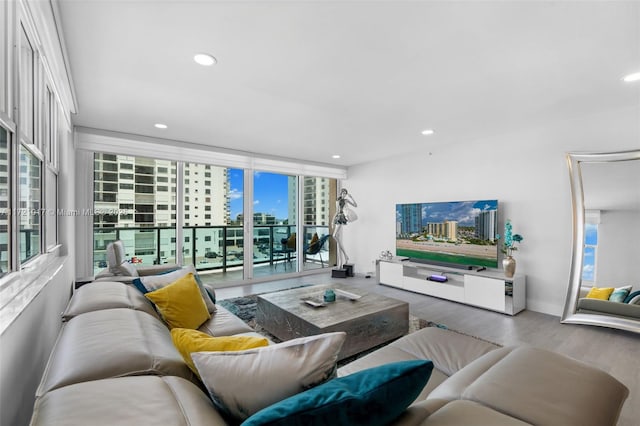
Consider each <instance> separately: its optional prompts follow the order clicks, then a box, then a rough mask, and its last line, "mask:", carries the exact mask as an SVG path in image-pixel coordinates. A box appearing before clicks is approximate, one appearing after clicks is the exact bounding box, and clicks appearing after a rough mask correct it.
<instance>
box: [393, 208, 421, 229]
mask: <svg viewBox="0 0 640 426" xmlns="http://www.w3.org/2000/svg"><path fill="white" fill-rule="evenodd" d="M399 222H400V232H402V234H413V233H416V232H421V231H422V205H421V204H402V205H401V206H400V218H399Z"/></svg>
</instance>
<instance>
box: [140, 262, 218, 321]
mask: <svg viewBox="0 0 640 426" xmlns="http://www.w3.org/2000/svg"><path fill="white" fill-rule="evenodd" d="M188 273H192V274H193V276H194V277H195V279H196V282H197V283H198V288H199V289H200V294H201V295H202V299H204V303H205V305H207V310H208V311H209V313H210V314H213V313H214V312H215V311H216V305H215V304H214V303H213V301H212V300H211V298H210V297H209V295H208V294H207V291H206V290H205V288H204V286H203V285H202V281H201V280H200V277H198V273H197V272H196V268H195V267H194V266H193V265H188V266H185V267H184V268H182V269H177V270H175V271H172V272H168V273H166V274H159V275H147V276H144V277H139V278H137V279H136V280H135V281H137V282H134V285H136V287H138V284H142V286H143V287H144V288H145V289H146V290H147V292H150V291H154V290H159V289H161V288H163V287H166V286H168V285H169V284H171V283H173V282H175V281H176V280H177V279H178V278H182V277H184V276H185V275H187V274H188ZM139 289H140V288H139ZM140 290H141V289H140Z"/></svg>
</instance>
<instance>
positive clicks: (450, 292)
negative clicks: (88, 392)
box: [376, 258, 526, 315]
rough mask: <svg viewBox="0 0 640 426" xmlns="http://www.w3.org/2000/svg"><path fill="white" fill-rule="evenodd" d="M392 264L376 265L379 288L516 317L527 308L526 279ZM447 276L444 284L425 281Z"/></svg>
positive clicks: (425, 265)
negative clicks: (381, 285)
mask: <svg viewBox="0 0 640 426" xmlns="http://www.w3.org/2000/svg"><path fill="white" fill-rule="evenodd" d="M401 259H402V258H397V259H396V258H394V259H393V260H382V259H380V260H378V261H377V262H376V269H377V271H376V272H377V276H378V282H379V283H380V284H385V285H389V286H392V287H397V288H401V289H403V290H408V291H414V292H416V293H421V294H426V295H428V296H435V297H439V298H441V299H447V300H452V301H454V302H459V303H465V304H467V305H473V306H478V307H480V308H484V309H490V310H492V311H497V312H501V313H504V314H508V315H515V314H517V313H518V312H520V311H522V310H524V309H525V307H526V299H525V295H526V281H525V280H526V277H525V276H524V275H522V274H516V275H514V276H513V278H506V277H505V276H504V274H503V272H502V271H496V270H492V271H490V270H484V271H480V272H478V271H473V270H466V269H457V268H451V267H446V266H437V265H429V264H425V263H417V262H411V261H409V260H405V261H402V260H401ZM433 274H437V275H442V274H444V275H446V276H447V281H446V282H443V283H441V282H436V281H429V280H427V278H428V277H430V276H431V275H433Z"/></svg>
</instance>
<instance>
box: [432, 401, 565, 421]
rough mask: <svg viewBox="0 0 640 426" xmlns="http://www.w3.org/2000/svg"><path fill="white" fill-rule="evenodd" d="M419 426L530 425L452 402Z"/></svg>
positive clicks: (467, 403) (482, 408)
mask: <svg viewBox="0 0 640 426" xmlns="http://www.w3.org/2000/svg"><path fill="white" fill-rule="evenodd" d="M419 424H420V425H421V426H460V425H471V424H473V425H490V426H527V425H529V423H525V422H522V421H520V420H518V419H516V418H514V417H509V416H506V415H504V414H502V413H499V412H497V411H494V410H492V409H490V408H487V407H484V406H482V405H480V404H477V403H475V402H471V401H453V402H450V403H448V404H447V405H445V406H444V407H442V408H441V409H439V410H438V411H436V412H435V413H433V414H432V415H430V416H429V417H427V418H426V419H425V420H424V421H423V422H421V423H419ZM557 424H560V423H557Z"/></svg>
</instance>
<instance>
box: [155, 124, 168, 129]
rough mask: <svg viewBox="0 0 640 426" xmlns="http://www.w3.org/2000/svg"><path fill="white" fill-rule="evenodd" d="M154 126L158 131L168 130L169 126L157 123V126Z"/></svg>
mask: <svg viewBox="0 0 640 426" xmlns="http://www.w3.org/2000/svg"><path fill="white" fill-rule="evenodd" d="M154 126H155V127H156V128H157V129H166V128H167V125H166V124H162V123H156V124H154Z"/></svg>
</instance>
